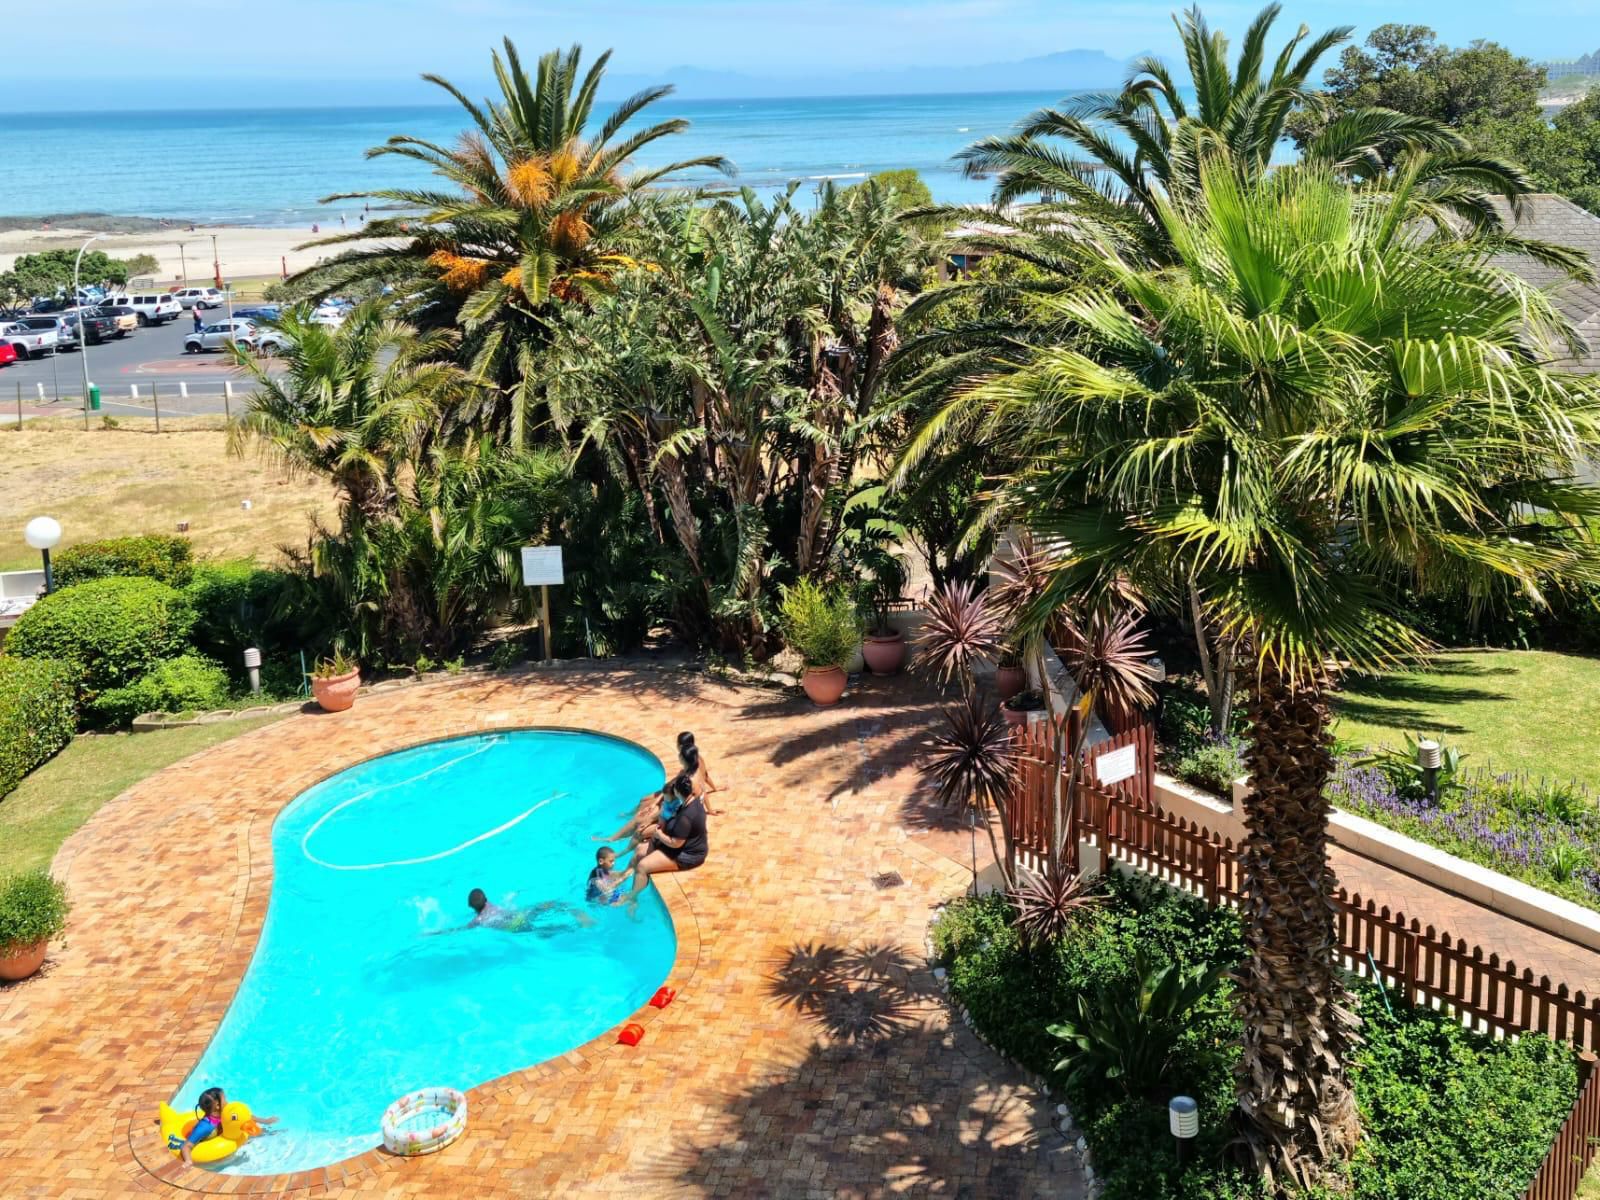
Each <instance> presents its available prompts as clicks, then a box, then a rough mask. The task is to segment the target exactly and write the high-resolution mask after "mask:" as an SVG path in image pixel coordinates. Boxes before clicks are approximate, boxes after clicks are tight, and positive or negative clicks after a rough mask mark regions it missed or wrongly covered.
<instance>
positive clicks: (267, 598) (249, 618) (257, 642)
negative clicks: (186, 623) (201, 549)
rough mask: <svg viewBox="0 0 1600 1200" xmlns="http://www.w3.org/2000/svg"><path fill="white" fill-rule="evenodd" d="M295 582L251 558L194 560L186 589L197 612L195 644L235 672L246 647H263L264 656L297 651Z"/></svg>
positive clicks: (291, 578)
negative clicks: (191, 575)
mask: <svg viewBox="0 0 1600 1200" xmlns="http://www.w3.org/2000/svg"><path fill="white" fill-rule="evenodd" d="M296 584H297V581H296V579H295V577H294V576H293V575H292V574H291V573H290V572H288V571H276V570H272V569H271V568H268V567H262V566H260V565H258V564H256V563H254V562H252V561H251V560H249V559H236V560H230V561H227V562H208V563H196V564H195V568H194V579H193V580H192V581H191V582H190V584H189V586H188V587H187V588H185V589H184V593H185V595H187V596H188V598H189V603H190V604H192V605H193V606H194V611H195V623H194V631H193V633H192V634H191V635H190V640H191V641H192V642H193V643H194V646H195V649H197V650H199V651H200V652H201V653H202V654H208V655H210V656H211V657H212V658H215V659H217V660H218V661H219V662H222V663H225V664H227V666H228V669H229V670H231V671H235V672H237V671H238V670H239V669H240V667H241V663H242V661H243V652H244V649H245V647H247V646H254V647H255V648H256V649H258V650H260V651H261V654H262V657H263V659H265V658H269V657H272V656H273V655H285V654H286V655H291V656H293V655H294V654H295V653H296V651H297V650H298V649H299V647H300V646H301V644H302V643H301V639H300V638H299V637H298V636H297V633H298V631H297V630H296V628H295V625H294V621H293V612H294V605H293V603H292V600H291V597H292V595H293V589H294V588H295V587H296Z"/></svg>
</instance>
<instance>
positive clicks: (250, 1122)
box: [161, 1087, 278, 1164]
mask: <svg viewBox="0 0 1600 1200" xmlns="http://www.w3.org/2000/svg"><path fill="white" fill-rule="evenodd" d="M196 1108H197V1110H198V1112H199V1113H200V1115H199V1117H198V1118H195V1117H189V1116H186V1115H185V1114H182V1113H179V1112H177V1111H176V1110H174V1109H171V1108H168V1107H167V1106H166V1105H165V1104H163V1105H162V1106H161V1132H162V1133H163V1134H165V1135H166V1138H167V1149H168V1150H171V1151H172V1152H173V1153H174V1154H176V1155H177V1156H178V1157H179V1158H181V1159H183V1161H184V1162H185V1163H186V1164H193V1163H197V1162H200V1163H212V1162H220V1161H221V1160H222V1159H224V1158H227V1157H228V1155H230V1154H232V1153H233V1152H234V1151H235V1150H237V1149H238V1148H239V1147H240V1146H242V1145H244V1144H245V1143H246V1142H247V1141H249V1140H250V1139H251V1138H252V1137H256V1136H258V1135H259V1134H261V1133H263V1132H265V1131H264V1130H263V1128H262V1126H264V1125H275V1124H277V1121H278V1118H277V1117H257V1116H252V1115H251V1113H250V1109H249V1107H248V1106H247V1105H244V1104H239V1103H237V1102H235V1103H233V1104H229V1103H228V1096H227V1093H226V1092H224V1091H223V1090H222V1089H221V1088H217V1087H214V1088H207V1089H206V1090H205V1091H203V1092H201V1093H200V1102H199V1104H198V1105H197V1106H196Z"/></svg>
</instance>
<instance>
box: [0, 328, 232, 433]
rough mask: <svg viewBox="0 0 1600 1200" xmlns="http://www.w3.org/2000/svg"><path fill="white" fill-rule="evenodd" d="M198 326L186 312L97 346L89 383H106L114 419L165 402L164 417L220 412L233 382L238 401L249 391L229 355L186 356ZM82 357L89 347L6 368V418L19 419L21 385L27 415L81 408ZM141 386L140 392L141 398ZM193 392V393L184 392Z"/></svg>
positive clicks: (0, 370) (2, 386) (0, 390)
mask: <svg viewBox="0 0 1600 1200" xmlns="http://www.w3.org/2000/svg"><path fill="white" fill-rule="evenodd" d="M226 317H227V313H226V312H225V311H224V310H222V309H214V310H211V311H209V312H207V313H206V320H207V321H208V322H212V321H221V320H225V319H226ZM193 329H194V324H193V322H192V321H191V320H190V318H189V315H188V314H187V313H185V314H184V315H183V317H182V318H180V319H179V320H177V321H171V322H168V323H167V324H165V325H150V326H145V327H142V328H140V329H139V330H138V331H136V332H134V333H130V334H128V335H127V336H126V337H123V338H119V339H115V340H113V341H109V342H102V343H101V344H100V345H98V346H90V347H89V354H88V357H89V380H90V382H91V383H94V384H97V385H99V388H100V405H101V411H103V412H106V413H110V414H111V415H112V416H123V415H128V416H131V415H134V414H145V415H148V414H149V413H150V412H151V411H152V409H153V407H154V404H155V401H156V400H157V399H159V401H160V404H161V415H162V416H167V415H168V414H171V415H172V416H196V415H200V414H204V413H220V412H222V411H223V410H224V407H225V406H224V403H223V386H222V385H223V383H224V382H225V381H229V380H231V381H232V382H233V390H234V397H235V399H238V398H240V397H242V396H243V395H244V394H245V393H246V392H247V391H249V385H248V383H246V382H245V381H243V380H242V379H241V376H240V373H239V371H238V369H237V368H236V367H234V366H233V363H232V360H231V359H230V358H229V357H228V356H227V355H226V354H223V353H221V352H218V351H212V352H209V353H206V354H185V353H184V350H183V339H184V338H185V337H187V336H188V334H189V333H190V332H191V331H192V330H193ZM81 359H82V352H80V351H78V350H63V351H60V352H58V353H56V354H54V355H47V356H46V357H44V358H42V359H29V360H28V361H27V362H15V363H12V364H11V365H10V366H7V367H0V422H3V421H14V420H15V418H16V407H15V406H16V403H17V397H18V394H19V387H20V394H21V398H22V409H23V416H24V417H25V418H26V417H30V416H45V415H70V414H72V413H76V412H79V411H81V409H82V406H83V399H82V397H83V364H82V361H81ZM41 384H42V385H43V387H44V395H43V399H42V400H41V397H40V393H39V387H40V385H41ZM134 389H137V390H138V394H137V396H136V395H135V394H134ZM185 391H187V392H188V395H187V396H185V395H183V393H184V392H185ZM57 397H59V401H58V399H57Z"/></svg>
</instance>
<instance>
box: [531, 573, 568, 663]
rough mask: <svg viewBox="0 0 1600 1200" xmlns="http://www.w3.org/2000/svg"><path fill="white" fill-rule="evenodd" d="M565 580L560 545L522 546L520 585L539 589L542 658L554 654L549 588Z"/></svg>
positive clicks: (548, 658)
mask: <svg viewBox="0 0 1600 1200" xmlns="http://www.w3.org/2000/svg"><path fill="white" fill-rule="evenodd" d="M566 581H567V577H566V575H565V573H564V572H563V570H562V566H561V547H560V546H524V547H523V548H522V585H523V587H537V588H538V589H539V614H540V616H539V634H540V640H541V641H543V642H544V660H545V662H549V661H550V660H551V658H552V657H553V655H554V651H553V649H552V643H553V641H554V639H553V638H552V637H551V636H550V588H551V585H556V586H559V585H561V584H563V583H565V582H566Z"/></svg>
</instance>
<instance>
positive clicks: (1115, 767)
mask: <svg viewBox="0 0 1600 1200" xmlns="http://www.w3.org/2000/svg"><path fill="white" fill-rule="evenodd" d="M1138 769H1139V748H1138V747H1137V746H1124V747H1123V748H1122V749H1121V750H1113V751H1111V753H1109V754H1102V755H1101V756H1100V757H1099V758H1097V759H1095V760H1094V774H1095V778H1096V779H1098V780H1099V781H1100V782H1101V783H1103V784H1106V785H1107V786H1109V785H1111V784H1113V783H1121V782H1122V781H1123V780H1124V779H1131V778H1132V777H1133V773H1134V772H1135V771H1137V770H1138Z"/></svg>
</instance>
